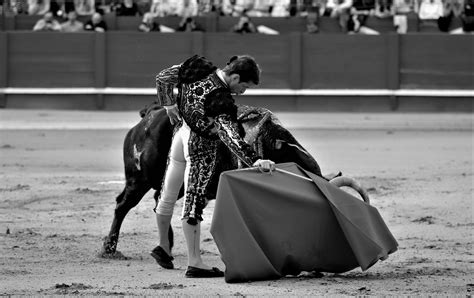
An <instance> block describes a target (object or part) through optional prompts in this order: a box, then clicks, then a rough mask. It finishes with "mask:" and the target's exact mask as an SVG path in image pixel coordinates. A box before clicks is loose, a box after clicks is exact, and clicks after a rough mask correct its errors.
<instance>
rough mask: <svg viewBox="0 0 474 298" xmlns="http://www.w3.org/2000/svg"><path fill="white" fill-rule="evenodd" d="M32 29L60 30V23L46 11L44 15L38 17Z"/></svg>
mask: <svg viewBox="0 0 474 298" xmlns="http://www.w3.org/2000/svg"><path fill="white" fill-rule="evenodd" d="M33 31H58V32H59V31H61V24H59V22H58V21H56V20H55V19H54V17H53V13H52V12H50V11H48V12H47V13H45V14H44V16H43V17H42V18H41V19H39V20H38V21H37V22H36V24H35V26H34V27H33Z"/></svg>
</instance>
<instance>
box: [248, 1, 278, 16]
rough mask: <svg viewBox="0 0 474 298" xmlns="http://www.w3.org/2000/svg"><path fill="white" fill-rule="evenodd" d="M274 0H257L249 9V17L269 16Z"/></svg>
mask: <svg viewBox="0 0 474 298" xmlns="http://www.w3.org/2000/svg"><path fill="white" fill-rule="evenodd" d="M273 1H274V0H255V2H254V4H253V6H252V7H250V8H249V10H248V11H247V15H248V16H249V17H268V16H270V13H271V11H272V9H273Z"/></svg>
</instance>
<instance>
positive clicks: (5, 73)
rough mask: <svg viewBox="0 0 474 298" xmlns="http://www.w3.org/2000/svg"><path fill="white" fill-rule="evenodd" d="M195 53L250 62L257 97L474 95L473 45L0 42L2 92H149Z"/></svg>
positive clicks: (431, 39) (98, 39)
mask: <svg viewBox="0 0 474 298" xmlns="http://www.w3.org/2000/svg"><path fill="white" fill-rule="evenodd" d="M194 53H198V54H201V55H204V56H206V57H208V58H209V59H211V60H213V61H215V63H216V64H218V65H224V64H225V62H226V61H227V60H228V58H229V57H230V56H231V55H233V54H236V53H247V54H250V55H253V56H254V57H255V58H256V59H257V61H258V62H259V64H260V66H261V67H262V69H263V76H262V84H261V87H262V88H282V89H286V88H291V89H310V88H323V89H357V88H359V89H400V88H403V89H407V88H408V89H417V88H418V89H472V87H473V76H474V74H473V71H472V70H473V69H474V59H473V53H474V42H473V37H472V36H471V35H456V36H454V35H432V34H426V35H425V34H421V35H420V34H416V35H415V34H414V35H411V34H408V35H396V34H387V35H379V36H367V35H348V36H346V35H306V34H300V33H292V34H287V35H278V36H275V35H243V36H241V35H234V34H227V33H206V34H203V33H181V34H153V35H148V34H142V33H138V32H137V33H135V32H108V33H106V34H97V33H77V34H67V33H42V32H0V69H1V71H0V84H1V85H0V88H2V87H105V86H108V87H140V88H143V87H154V78H155V75H156V74H157V72H159V70H161V69H162V68H164V67H167V66H170V65H172V64H175V63H179V62H180V61H182V60H184V59H185V58H187V57H188V56H190V55H192V54H194Z"/></svg>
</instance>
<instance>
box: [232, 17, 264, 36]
mask: <svg viewBox="0 0 474 298" xmlns="http://www.w3.org/2000/svg"><path fill="white" fill-rule="evenodd" d="M232 32H235V33H240V34H245V33H257V32H258V31H257V28H256V27H255V24H254V23H253V22H252V20H251V19H250V18H249V17H248V16H247V15H243V16H241V17H240V18H239V21H238V22H237V24H235V25H234V26H233V27H232Z"/></svg>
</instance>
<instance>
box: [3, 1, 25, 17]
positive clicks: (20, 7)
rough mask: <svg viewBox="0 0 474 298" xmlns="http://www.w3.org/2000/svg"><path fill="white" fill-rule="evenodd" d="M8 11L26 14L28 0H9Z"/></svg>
mask: <svg viewBox="0 0 474 298" xmlns="http://www.w3.org/2000/svg"><path fill="white" fill-rule="evenodd" d="M5 9H6V10H5V12H7V11H8V6H7V7H5ZM10 11H11V12H13V13H14V14H28V1H27V0H11V1H10Z"/></svg>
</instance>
